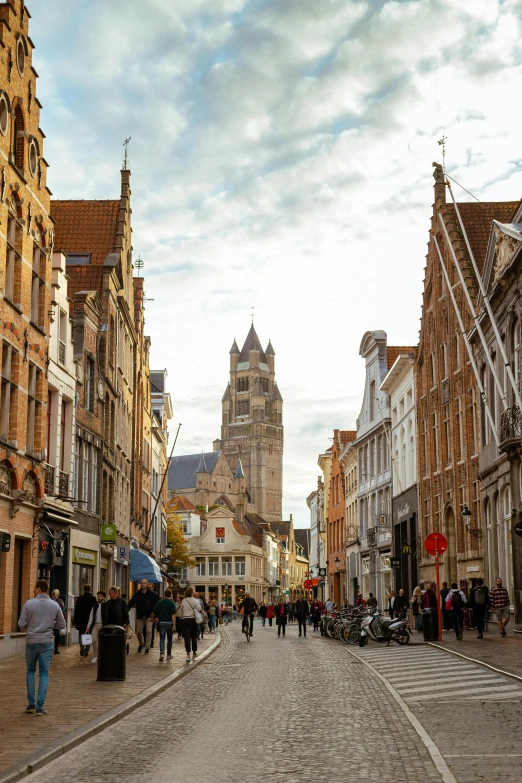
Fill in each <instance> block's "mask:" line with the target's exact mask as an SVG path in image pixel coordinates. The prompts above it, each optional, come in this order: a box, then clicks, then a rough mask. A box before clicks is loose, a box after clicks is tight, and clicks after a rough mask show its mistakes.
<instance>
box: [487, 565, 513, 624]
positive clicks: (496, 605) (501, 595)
mask: <svg viewBox="0 0 522 783" xmlns="http://www.w3.org/2000/svg"><path fill="white" fill-rule="evenodd" d="M489 600H490V603H491V606H492V607H493V611H494V612H495V615H496V617H497V623H498V629H499V631H500V635H501V636H505V635H506V625H507V624H508V623H509V605H510V601H509V595H508V591H507V590H506V588H505V587H503V586H502V579H501V578H500V576H497V578H496V580H495V587H492V588H491V590H490V591H489Z"/></svg>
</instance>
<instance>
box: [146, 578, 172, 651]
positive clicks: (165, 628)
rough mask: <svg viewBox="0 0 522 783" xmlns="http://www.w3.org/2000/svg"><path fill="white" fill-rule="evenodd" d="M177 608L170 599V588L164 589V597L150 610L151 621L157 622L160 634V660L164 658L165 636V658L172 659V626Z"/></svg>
mask: <svg viewBox="0 0 522 783" xmlns="http://www.w3.org/2000/svg"><path fill="white" fill-rule="evenodd" d="M177 608H178V607H177V605H176V603H175V602H174V601H173V600H172V590H165V598H161V599H160V600H159V601H158V603H157V604H156V605H155V607H154V609H153V610H152V615H151V617H152V621H153V622H154V623H157V624H158V630H159V634H160V661H163V660H164V659H165V637H167V660H169V661H170V660H172V628H173V625H174V622H175V619H176V610H177Z"/></svg>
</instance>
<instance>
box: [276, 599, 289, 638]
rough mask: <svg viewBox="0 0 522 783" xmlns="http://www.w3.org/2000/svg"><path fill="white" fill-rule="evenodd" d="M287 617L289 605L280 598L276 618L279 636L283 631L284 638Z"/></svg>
mask: <svg viewBox="0 0 522 783" xmlns="http://www.w3.org/2000/svg"><path fill="white" fill-rule="evenodd" d="M287 617H288V604H285V602H284V601H283V599H282V598H280V599H279V601H278V603H277V605H276V608H275V618H276V625H277V635H278V636H281V629H282V631H283V636H284V635H285V631H286V620H287Z"/></svg>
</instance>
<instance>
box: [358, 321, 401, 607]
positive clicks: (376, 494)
mask: <svg viewBox="0 0 522 783" xmlns="http://www.w3.org/2000/svg"><path fill="white" fill-rule="evenodd" d="M412 351H413V348H411V347H404V346H389V345H388V344H387V336H386V332H383V331H374V332H366V334H365V335H364V336H363V338H362V340H361V347H360V351H359V355H360V356H361V357H362V358H363V359H364V361H365V365H366V382H365V387H364V397H363V403H362V407H361V412H360V414H359V418H358V419H357V440H356V441H355V445H356V447H357V462H358V465H357V477H358V492H357V504H358V512H359V541H360V544H359V553H360V575H361V576H360V588H361V592H362V593H363V595H364V597H365V598H367V597H368V594H369V593H370V592H372V593H373V594H374V596H375V597H376V598H377V601H378V605H379V607H385V606H386V605H387V601H388V596H389V592H390V590H391V588H392V572H391V491H392V475H391V457H390V424H391V410H390V399H389V395H388V394H387V393H386V392H384V391H382V390H381V388H380V386H381V384H382V382H383V380H384V378H385V377H386V375H387V373H388V370H389V369H390V367H391V366H392V365H393V363H394V362H395V359H396V358H397V356H398V355H399V354H401V353H410V352H412Z"/></svg>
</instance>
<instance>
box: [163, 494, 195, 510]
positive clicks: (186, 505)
mask: <svg viewBox="0 0 522 783" xmlns="http://www.w3.org/2000/svg"><path fill="white" fill-rule="evenodd" d="M169 508H170V509H172V510H173V511H192V512H193V513H194V514H198V515H199V511H197V510H196V507H195V505H194V504H193V503H191V502H190V500H189V499H188V498H186V497H185V495H175V496H174V497H173V498H172V500H171V501H170V503H169Z"/></svg>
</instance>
